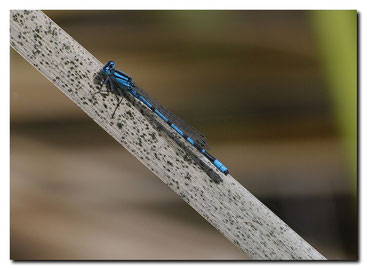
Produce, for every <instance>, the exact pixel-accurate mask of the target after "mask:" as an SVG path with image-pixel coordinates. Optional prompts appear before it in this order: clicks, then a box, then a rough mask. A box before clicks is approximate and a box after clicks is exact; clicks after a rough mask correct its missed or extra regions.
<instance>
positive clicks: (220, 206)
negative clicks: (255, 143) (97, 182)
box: [10, 10, 325, 260]
mask: <svg viewBox="0 0 367 270" xmlns="http://www.w3.org/2000/svg"><path fill="white" fill-rule="evenodd" d="M10 45H11V47H12V48H14V49H15V50H16V51H17V52H18V53H19V54H20V55H22V56H23V57H24V58H25V59H26V60H27V61H28V62H29V63H31V64H32V65H33V66H34V67H35V68H36V69H38V70H39V71H40V72H41V73H42V74H43V75H44V76H45V77H46V78H47V79H49V80H50V81H51V82H52V83H53V84H54V85H56V86H57V87H58V88H59V89H60V90H61V91H62V92H63V93H64V94H65V95H66V96H68V97H69V98H70V99H71V100H72V101H73V102H75V103H76V104H77V105H78V106H79V107H80V108H81V109H82V110H83V111H84V112H85V113H86V114H88V115H89V116H90V117H91V118H92V119H93V120H94V121H95V122H96V123H97V124H98V125H100V126H101V127H102V128H103V129H104V130H106V131H107V132H108V133H109V134H110V135H111V136H112V137H114V138H115V139H116V140H117V141H118V142H119V143H120V144H121V145H123V146H124V147H125V148H126V149H127V150H128V151H129V152H130V153H131V154H133V155H134V156H135V157H136V158H137V159H138V160H139V161H140V162H142V163H143V164H144V165H145V166H146V167H147V168H148V169H150V170H151V171H152V172H153V173H154V174H156V175H157V176H158V177H159V178H160V179H161V180H162V181H163V182H164V183H166V184H167V185H168V186H169V187H170V188H171V189H172V190H173V191H174V192H176V193H177V194H178V195H179V196H180V197H181V198H182V199H183V200H184V201H186V202H187V203H188V204H189V205H190V206H191V207H192V208H194V209H195V210H196V211H197V212H199V213H200V215H202V216H203V217H204V218H205V219H206V220H207V221H208V222H210V223H211V224H212V225H213V226H214V227H215V228H217V230H218V231H220V232H221V233H222V234H223V235H224V236H225V237H227V238H228V239H229V240H230V241H231V242H232V243H233V244H235V245H236V246H238V247H239V248H240V249H242V250H243V251H244V252H245V253H246V254H248V255H249V256H250V257H251V258H252V259H257V260H262V259H264V260H325V257H324V256H322V255H321V254H320V253H319V252H317V251H316V250H315V249H314V248H313V247H312V246H310V245H309V244H308V243H307V242H306V241H305V240H303V239H302V238H301V237H300V236H299V235H298V234H297V233H295V232H294V231H293V230H292V229H291V228H289V227H288V225H287V224H285V223H284V222H283V221H282V220H280V219H279V218H278V217H277V216H276V215H275V214H274V213H272V212H271V211H270V210H269V209H268V208H267V207H266V206H264V205H263V204H262V203H261V202H260V201H259V200H258V199H256V198H255V197H254V196H253V195H252V194H251V193H250V192H249V191H247V190H246V189H245V188H244V187H243V186H242V185H241V184H239V183H238V182H237V181H236V180H235V179H234V178H233V177H232V176H231V175H228V176H225V175H223V174H222V173H220V172H219V171H218V170H217V169H216V168H215V167H214V166H213V165H212V164H211V163H210V162H208V161H207V160H206V159H205V158H204V157H203V156H202V155H201V154H200V153H198V151H196V150H195V149H194V148H193V147H192V146H191V145H190V144H189V143H187V142H186V141H185V140H184V139H182V138H181V137H179V136H178V135H176V134H175V132H173V131H171V130H169V129H167V130H166V129H165V123H163V122H162V121H161V120H160V118H158V117H156V116H155V115H154V114H152V113H151V112H150V111H149V110H147V109H145V108H144V106H142V105H141V104H139V103H138V102H136V103H135V104H134V102H129V101H127V100H126V99H125V100H124V101H123V102H122V104H121V106H120V107H119V109H118V110H117V112H116V116H115V118H114V119H111V117H110V116H111V114H112V112H113V110H114V108H115V105H116V98H115V97H114V96H113V95H107V96H103V95H93V93H96V92H98V91H99V86H98V85H97V84H96V83H95V76H96V74H97V73H98V72H99V71H100V69H101V67H102V66H103V65H102V63H101V62H100V61H98V60H97V59H96V58H95V57H93V55H91V54H90V53H89V52H88V51H87V50H86V49H84V48H83V47H82V46H81V45H79V44H78V42H76V41H75V40H74V39H73V38H72V37H70V36H69V35H68V34H67V33H65V32H64V31H63V30H62V29H61V28H60V27H59V26H57V25H56V24H55V23H54V22H53V21H52V20H51V19H50V18H48V17H47V16H46V15H45V14H44V13H43V12H41V11H27V10H16V11H10ZM167 134H168V135H167ZM205 168H207V169H205ZM214 178H216V179H214ZM216 181H217V182H218V181H221V182H220V183H216ZM208 248H210V247H208Z"/></svg>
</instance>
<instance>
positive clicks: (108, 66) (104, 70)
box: [102, 61, 115, 75]
mask: <svg viewBox="0 0 367 270" xmlns="http://www.w3.org/2000/svg"><path fill="white" fill-rule="evenodd" d="M114 68H115V62H113V61H108V62H107V64H106V65H105V66H104V67H103V68H102V73H103V74H105V75H108V74H110V72H111V70H113V69H114Z"/></svg>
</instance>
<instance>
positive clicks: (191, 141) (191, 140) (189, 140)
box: [187, 137, 195, 145]
mask: <svg viewBox="0 0 367 270" xmlns="http://www.w3.org/2000/svg"><path fill="white" fill-rule="evenodd" d="M187 141H188V142H189V143H191V144H192V145H194V144H195V142H194V140H193V139H191V138H190V137H187Z"/></svg>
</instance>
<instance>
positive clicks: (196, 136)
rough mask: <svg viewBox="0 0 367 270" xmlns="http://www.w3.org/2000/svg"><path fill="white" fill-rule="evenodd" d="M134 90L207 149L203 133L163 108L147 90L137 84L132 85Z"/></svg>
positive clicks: (206, 141) (207, 145)
mask: <svg viewBox="0 0 367 270" xmlns="http://www.w3.org/2000/svg"><path fill="white" fill-rule="evenodd" d="M134 90H135V91H136V92H138V94H140V95H141V96H142V97H143V98H145V99H146V100H147V101H148V102H149V103H150V104H152V105H153V106H154V107H155V108H157V109H158V110H159V111H160V112H161V113H162V114H163V115H164V116H165V117H166V118H167V119H168V120H169V121H171V122H172V123H174V124H175V125H176V126H177V127H178V128H180V129H181V130H182V131H183V132H184V133H185V134H186V135H187V136H189V137H190V138H191V139H193V140H194V141H195V142H196V143H197V144H198V145H200V146H201V147H203V148H205V149H207V150H208V149H209V144H208V140H207V139H206V137H205V136H204V135H203V134H201V133H200V132H199V131H197V130H195V129H194V128H193V127H191V126H190V125H188V124H186V123H185V122H184V121H182V120H181V119H180V118H178V116H176V115H175V114H174V113H172V112H170V111H168V110H167V109H165V108H164V107H163V106H162V105H161V104H159V103H158V102H157V101H156V100H155V99H154V98H152V97H151V96H150V95H149V94H148V93H147V92H145V91H144V90H143V89H141V88H139V87H138V86H137V85H134Z"/></svg>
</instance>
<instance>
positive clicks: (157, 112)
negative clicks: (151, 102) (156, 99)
mask: <svg viewBox="0 0 367 270" xmlns="http://www.w3.org/2000/svg"><path fill="white" fill-rule="evenodd" d="M154 112H155V113H156V114H157V115H158V116H159V117H160V118H162V119H163V120H164V121H165V122H168V119H167V118H166V117H165V116H164V115H163V114H162V113H161V112H160V111H158V110H157V109H155V110H154Z"/></svg>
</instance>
